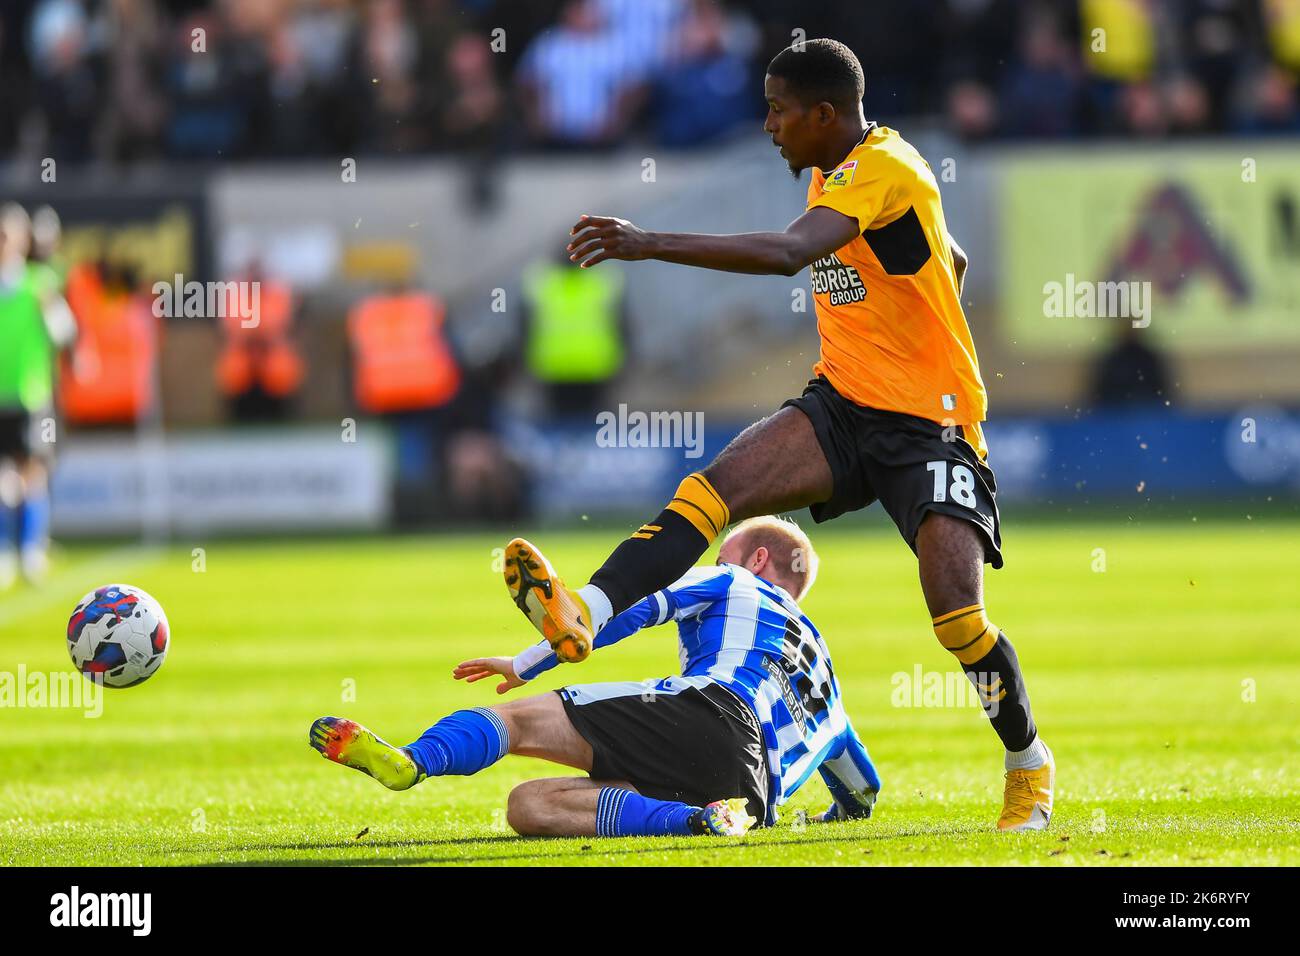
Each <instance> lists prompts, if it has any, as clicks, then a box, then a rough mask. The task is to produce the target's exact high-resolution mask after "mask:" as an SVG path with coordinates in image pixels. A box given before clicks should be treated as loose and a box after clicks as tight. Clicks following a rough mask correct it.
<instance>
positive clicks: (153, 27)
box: [101, 0, 167, 162]
mask: <svg viewBox="0 0 1300 956" xmlns="http://www.w3.org/2000/svg"><path fill="white" fill-rule="evenodd" d="M105 20H106V23H105V28H106V30H105V32H106V34H107V36H108V49H107V51H106V58H105V59H106V63H105V67H106V68H105V74H106V75H105V84H106V90H105V92H106V96H105V100H104V109H103V125H102V128H101V129H102V134H103V152H104V155H105V156H106V157H107V158H108V159H110V160H114V161H118V162H131V161H133V160H138V159H150V158H155V157H156V156H157V155H158V153H159V150H160V148H161V140H162V130H163V124H164V123H165V122H166V119H167V104H166V101H165V100H164V99H163V96H162V92H161V90H162V78H163V42H164V31H163V24H162V21H161V19H160V18H159V16H158V10H157V8H156V7H155V6H154V2H153V0H112V3H111V4H110V5H109V9H108V14H107V16H106V18H105Z"/></svg>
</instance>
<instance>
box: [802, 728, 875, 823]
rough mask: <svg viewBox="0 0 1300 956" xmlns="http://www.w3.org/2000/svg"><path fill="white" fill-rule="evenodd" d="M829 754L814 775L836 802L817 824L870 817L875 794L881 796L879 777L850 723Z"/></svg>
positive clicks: (819, 818)
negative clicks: (818, 777) (817, 774)
mask: <svg viewBox="0 0 1300 956" xmlns="http://www.w3.org/2000/svg"><path fill="white" fill-rule="evenodd" d="M830 753H832V754H834V756H833V757H830V758H828V759H827V760H824V761H823V762H822V764H821V766H819V767H818V768H817V772H818V773H820V774H821V777H822V780H823V781H824V782H825V783H826V789H828V790H829V791H830V792H831V798H832V799H833V800H834V801H835V802H834V803H833V804H831V807H830V809H829V810H827V811H826V812H825V813H823V814H822V815H821V816H820V817H818V818H817V819H818V821H819V822H822V823H830V822H832V821H834V820H854V819H861V818H864V817H869V816H871V810H872V808H873V807H874V806H875V803H876V794H878V793H879V792H880V775H879V774H878V773H877V772H876V767H875V765H874V764H873V763H872V762H871V756H870V754H868V753H867V748H866V746H865V745H864V744H863V743H862V741H861V739H860V738H859V737H858V735H857V732H856V731H855V730H854V729H853V724H852V723H850V724H848V725H847V726H846V727H845V729H844V733H842V734H841V735H840V739H839V741H838V743H837V746H836V747H835V748H833V749H832V750H831V751H830Z"/></svg>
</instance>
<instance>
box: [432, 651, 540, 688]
mask: <svg viewBox="0 0 1300 956" xmlns="http://www.w3.org/2000/svg"><path fill="white" fill-rule="evenodd" d="M493 674H500V675H501V676H502V677H504V678H505V680H503V681H502V682H501V683H499V684H497V693H498V694H504V693H505V692H506V691H508V690H513V689H514V688H516V687H522V686H523V685H524V684H526V683H528V682H527V681H525V680H520V679H519V677H518V676H517V675H516V674H515V662H514V659H513V658H509V657H479V658H475V659H474V660H472V661H463V662H461V663H460V664H457V665H456V669H455V670H453V671H452V672H451V676H452V677H454V678H455V679H456V680H463V681H464V682H465V683H467V684H472V683H474V682H475V681H478V680H482V679H483V678H485V677H491V676H492V675H493Z"/></svg>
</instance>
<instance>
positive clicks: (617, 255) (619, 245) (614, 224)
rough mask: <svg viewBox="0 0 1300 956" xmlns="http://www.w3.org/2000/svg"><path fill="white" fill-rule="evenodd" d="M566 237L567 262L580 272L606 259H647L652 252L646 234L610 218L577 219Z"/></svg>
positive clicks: (648, 235) (634, 226)
mask: <svg viewBox="0 0 1300 956" xmlns="http://www.w3.org/2000/svg"><path fill="white" fill-rule="evenodd" d="M569 235H571V236H573V238H572V239H571V240H570V241H569V245H568V246H567V247H566V248H567V250H568V253H569V261H571V262H576V263H578V265H579V266H580V267H581V268H583V269H586V268H588V267H590V266H594V265H595V264H596V263H598V262H604V261H605V260H606V259H626V260H628V261H634V260H637V259H648V258H650V253H651V251H652V250H651V248H650V234H649V233H648V232H646V231H645V230H644V229H642V228H641V227H640V226H636V225H633V224H632V223H630V222H628V221H627V220H626V219H616V218H614V217H613V216H586V215H583V216H580V217H578V221H577V222H576V223H574V224H573V228H572V229H570V230H569Z"/></svg>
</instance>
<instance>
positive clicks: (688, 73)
mask: <svg viewBox="0 0 1300 956" xmlns="http://www.w3.org/2000/svg"><path fill="white" fill-rule="evenodd" d="M757 41H758V35H757V29H756V28H755V26H754V24H753V22H752V21H751V20H749V19H748V18H747V17H745V16H743V15H732V16H729V15H728V14H727V13H726V11H725V10H724V9H723V8H722V7H721V6H719V5H718V4H717V3H715V2H713V0H692V2H691V4H690V9H689V12H688V14H687V18H686V20H685V21H684V22H683V23H682V25H681V27H680V29H679V33H678V36H677V39H676V41H675V42H673V43H672V45H671V49H672V51H673V53H672V55H671V56H669V58H668V60H667V62H666V64H665V66H664V67H663V68H662V69H661V70H660V71H659V73H658V75H657V77H656V78H655V81H654V85H653V90H652V103H653V112H654V114H655V119H656V125H657V127H658V136H657V138H658V140H659V142H660V143H662V144H663V145H665V146H692V145H697V144H702V143H708V142H710V141H712V140H716V139H718V138H719V137H722V136H725V135H727V134H728V133H729V132H731V131H732V130H733V129H734V128H735V127H736V125H737V124H739V123H741V122H744V121H748V120H754V121H755V122H757V121H758V119H759V117H761V111H760V110H759V109H758V108H759V107H761V106H762V103H761V102H760V101H759V100H758V99H757V98H755V97H754V95H753V89H752V87H751V86H750V73H749V60H750V59H751V57H752V56H753V55H754V51H755V47H756V44H757Z"/></svg>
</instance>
